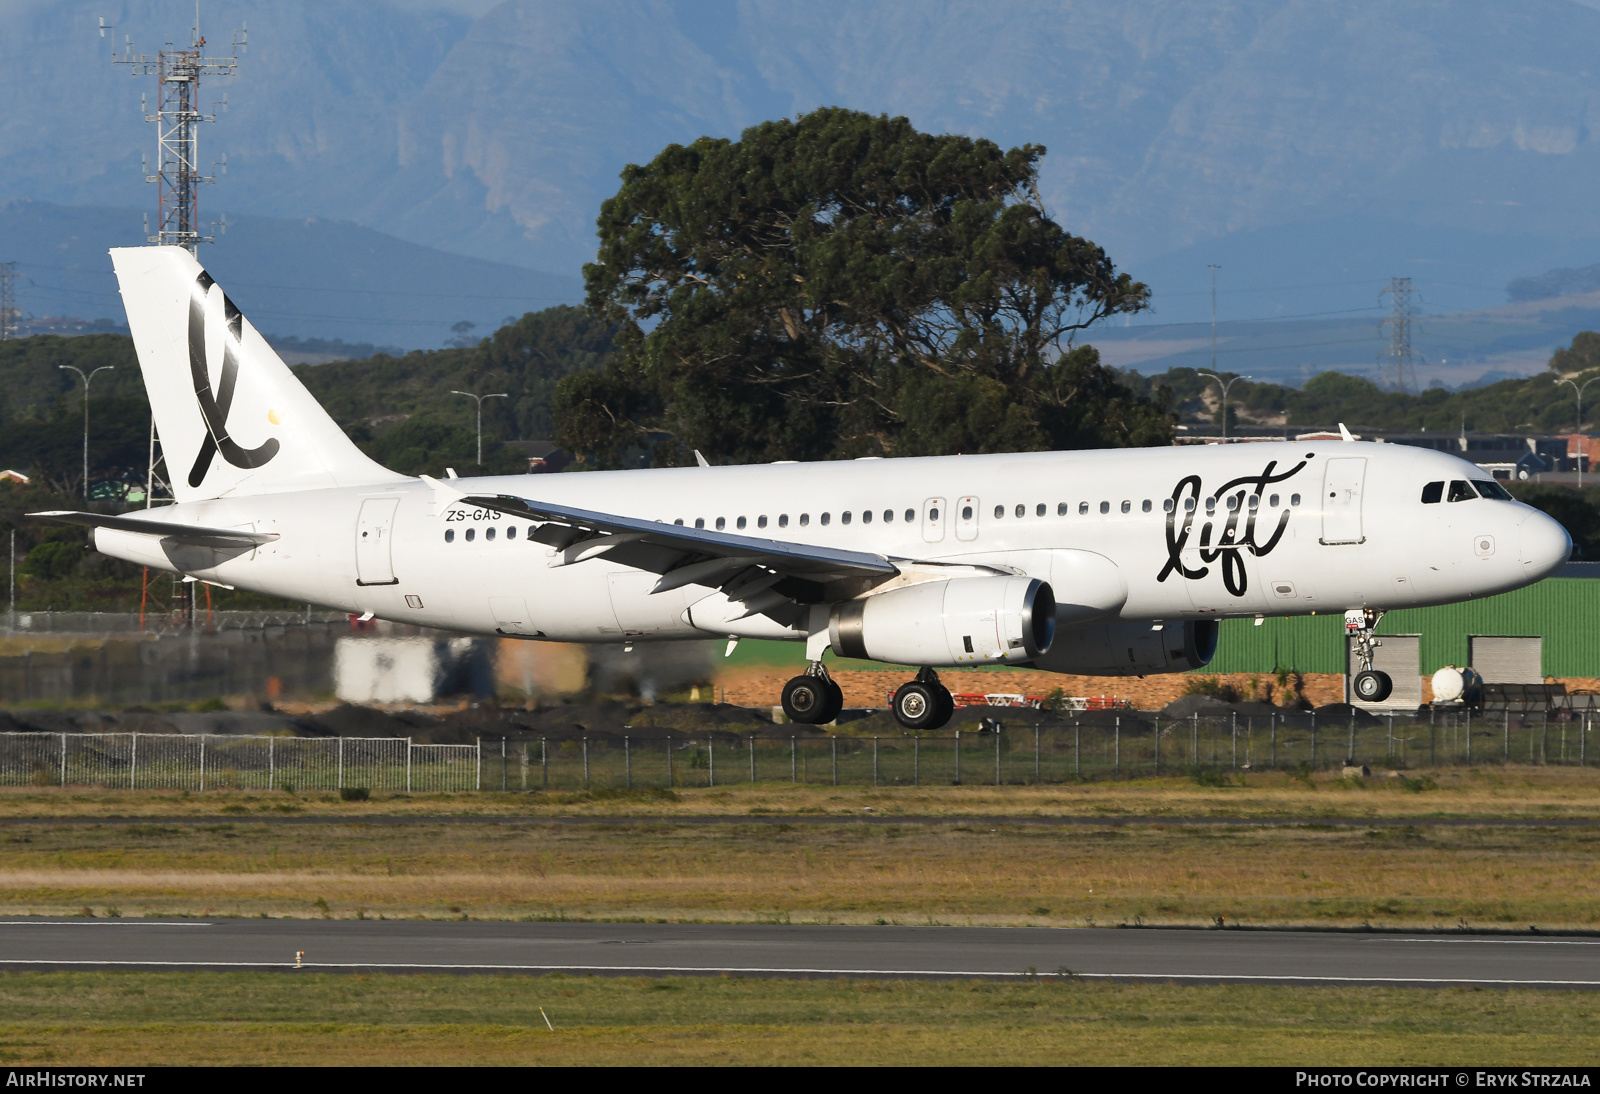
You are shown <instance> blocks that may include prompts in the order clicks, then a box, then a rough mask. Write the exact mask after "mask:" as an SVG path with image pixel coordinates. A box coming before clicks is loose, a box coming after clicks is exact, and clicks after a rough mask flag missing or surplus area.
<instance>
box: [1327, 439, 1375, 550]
mask: <svg viewBox="0 0 1600 1094" xmlns="http://www.w3.org/2000/svg"><path fill="white" fill-rule="evenodd" d="M1366 477H1367V461H1366V460H1365V459H1364V458H1358V457H1340V458H1339V459H1333V460H1329V461H1328V463H1327V465H1326V467H1325V468H1324V470H1323V472H1322V542H1323V543H1361V542H1364V540H1365V537H1364V536H1363V535H1362V534H1361V492H1362V488H1363V487H1364V486H1365V485H1366Z"/></svg>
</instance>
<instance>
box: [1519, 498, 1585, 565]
mask: <svg viewBox="0 0 1600 1094" xmlns="http://www.w3.org/2000/svg"><path fill="white" fill-rule="evenodd" d="M1518 532H1519V538H1520V541H1521V549H1522V569H1523V572H1524V573H1525V574H1526V575H1527V577H1528V578H1529V580H1533V581H1537V580H1538V579H1539V578H1542V577H1549V576H1550V575H1551V574H1553V573H1555V572H1556V571H1557V570H1559V569H1561V567H1562V566H1563V565H1565V564H1566V561H1567V559H1568V558H1569V557H1570V556H1571V555H1572V537H1571V536H1569V535H1567V530H1566V529H1565V528H1563V527H1562V526H1561V524H1560V522H1559V521H1556V520H1554V519H1552V518H1550V517H1547V516H1545V515H1544V514H1543V513H1529V514H1528V515H1527V516H1526V517H1524V518H1523V520H1522V523H1521V524H1520V525H1519V526H1518Z"/></svg>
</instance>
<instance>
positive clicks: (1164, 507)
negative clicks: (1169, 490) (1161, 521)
mask: <svg viewBox="0 0 1600 1094" xmlns="http://www.w3.org/2000/svg"><path fill="white" fill-rule="evenodd" d="M1177 507H1178V503H1177V502H1175V501H1173V500H1172V499H1171V498H1163V499H1162V501H1161V511H1162V512H1163V513H1170V512H1172V511H1173V510H1174V509H1176V508H1177Z"/></svg>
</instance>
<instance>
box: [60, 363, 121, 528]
mask: <svg viewBox="0 0 1600 1094" xmlns="http://www.w3.org/2000/svg"><path fill="white" fill-rule="evenodd" d="M116 367H117V366H116V365H101V366H100V367H99V368H97V369H95V370H94V371H93V372H91V373H89V375H87V376H85V375H84V374H83V369H81V368H79V367H78V366H77V365H57V366H56V368H60V369H70V370H71V371H73V372H76V373H77V374H78V378H79V379H80V380H82V381H83V500H84V503H85V504H87V503H88V501H89V381H90V380H93V379H94V378H95V377H96V376H98V375H100V374H101V373H102V372H110V371H112V370H114V369H115V368H116Z"/></svg>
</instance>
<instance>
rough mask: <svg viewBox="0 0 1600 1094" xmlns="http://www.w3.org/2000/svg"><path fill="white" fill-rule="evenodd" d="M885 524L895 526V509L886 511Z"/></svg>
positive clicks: (884, 513)
mask: <svg viewBox="0 0 1600 1094" xmlns="http://www.w3.org/2000/svg"><path fill="white" fill-rule="evenodd" d="M883 523H885V524H893V523H894V510H893V509H885V510H884V511H883Z"/></svg>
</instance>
